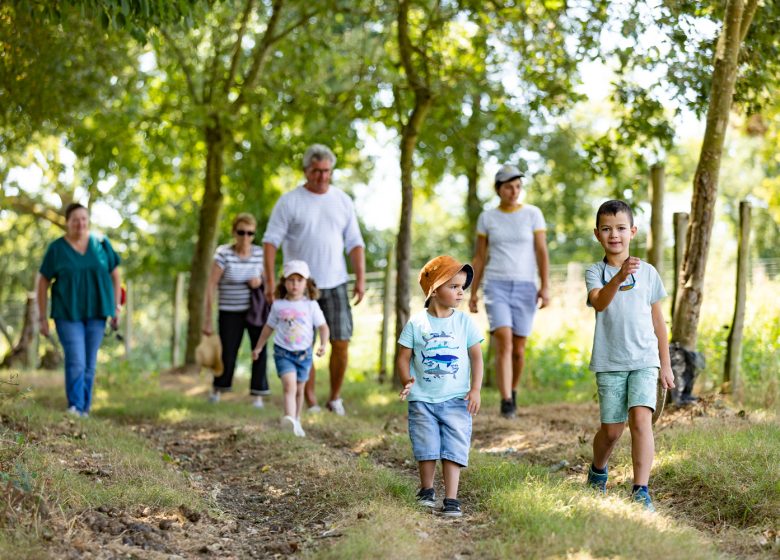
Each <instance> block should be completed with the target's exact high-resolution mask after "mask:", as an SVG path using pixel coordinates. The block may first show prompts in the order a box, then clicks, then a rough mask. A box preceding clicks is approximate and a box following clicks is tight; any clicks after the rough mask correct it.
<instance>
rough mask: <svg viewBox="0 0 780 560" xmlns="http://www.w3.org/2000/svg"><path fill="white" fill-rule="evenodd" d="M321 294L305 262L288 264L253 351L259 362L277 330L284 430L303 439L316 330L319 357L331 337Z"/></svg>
mask: <svg viewBox="0 0 780 560" xmlns="http://www.w3.org/2000/svg"><path fill="white" fill-rule="evenodd" d="M318 295H319V294H318V290H317V286H316V284H315V283H314V281H313V280H312V279H311V273H310V272H309V266H308V265H307V264H306V263H305V262H303V261H287V262H286V263H285V264H284V268H283V274H282V278H280V280H279V284H278V285H277V287H276V298H275V299H274V302H273V304H272V305H271V312H270V313H269V315H268V320H267V321H266V324H265V326H264V327H263V331H262V332H261V333H260V339H259V340H258V341H257V345H256V346H255V349H254V351H253V352H252V357H253V358H254V359H255V360H256V359H257V358H258V357H259V356H260V352H261V351H262V349H263V347H264V346H265V343H266V342H267V341H268V339H269V338H270V336H271V333H273V332H274V330H276V336H275V337H274V362H275V363H276V373H277V374H278V375H279V378H280V379H281V380H282V387H283V388H284V416H283V417H282V427H283V428H287V429H290V430H292V431H293V433H294V434H295V435H296V436H300V437H303V436H305V435H306V433H305V432H304V431H303V428H302V427H301V408H302V407H303V390H304V387H305V385H306V380H307V379H308V378H309V370H310V369H311V364H312V360H313V359H314V358H313V356H312V350H313V343H314V329H315V328H317V329H318V330H319V335H320V346H319V348H318V349H317V355H318V356H323V355H324V354H325V345H326V344H327V341H328V337H329V333H328V324H327V323H326V322H325V316H324V315H323V313H322V309H320V306H319V304H318V303H317V296H318Z"/></svg>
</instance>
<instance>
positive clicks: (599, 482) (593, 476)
mask: <svg viewBox="0 0 780 560" xmlns="http://www.w3.org/2000/svg"><path fill="white" fill-rule="evenodd" d="M604 470H605V471H607V470H608V469H607V467H604ZM608 479H609V474H608V473H607V472H605V473H604V474H601V473H597V472H596V471H594V470H593V465H591V466H590V467H588V486H590V487H591V488H594V489H596V490H598V491H599V492H601V493H602V494H606V493H607V480H608Z"/></svg>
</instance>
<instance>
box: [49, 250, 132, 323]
mask: <svg viewBox="0 0 780 560" xmlns="http://www.w3.org/2000/svg"><path fill="white" fill-rule="evenodd" d="M118 265H119V255H117V254H116V253H115V252H114V249H113V247H111V243H109V242H108V239H106V238H105V237H103V238H98V237H96V236H94V235H90V236H89V243H87V252H86V253H84V254H83V255H82V254H81V253H79V252H78V251H76V250H75V249H74V248H73V247H72V246H71V245H70V243H68V242H67V241H66V240H65V238H64V237H60V238H59V239H57V240H56V241H54V242H52V244H51V245H49V248H48V249H46V254H45V255H44V257H43V263H42V264H41V269H40V273H41V276H43V277H44V278H46V279H47V280H49V281H50V282H52V285H51V316H52V318H53V319H65V320H66V321H84V320H87V319H102V318H105V317H113V316H114V313H115V310H116V300H115V299H114V284H113V282H112V281H111V272H112V271H113V270H114V269H115V268H116V267H117V266H118Z"/></svg>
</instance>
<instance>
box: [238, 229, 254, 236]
mask: <svg viewBox="0 0 780 560" xmlns="http://www.w3.org/2000/svg"><path fill="white" fill-rule="evenodd" d="M254 234H255V232H254V231H246V230H245V229H237V230H236V235H240V236H241V237H243V236H245V235H248V236H249V237H252V236H253V235H254Z"/></svg>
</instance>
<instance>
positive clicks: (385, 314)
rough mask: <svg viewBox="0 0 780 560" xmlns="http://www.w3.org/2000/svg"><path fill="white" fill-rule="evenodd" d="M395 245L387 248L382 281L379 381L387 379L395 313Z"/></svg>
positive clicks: (382, 381)
mask: <svg viewBox="0 0 780 560" xmlns="http://www.w3.org/2000/svg"><path fill="white" fill-rule="evenodd" d="M393 262H394V251H393V246H392V245H391V246H390V248H389V249H388V250H387V266H386V267H385V277H384V280H383V282H382V333H381V335H380V337H381V339H380V341H379V377H378V381H379V383H384V382H385V381H387V335H388V330H389V329H390V317H391V315H392V314H393V285H394V282H393Z"/></svg>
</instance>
